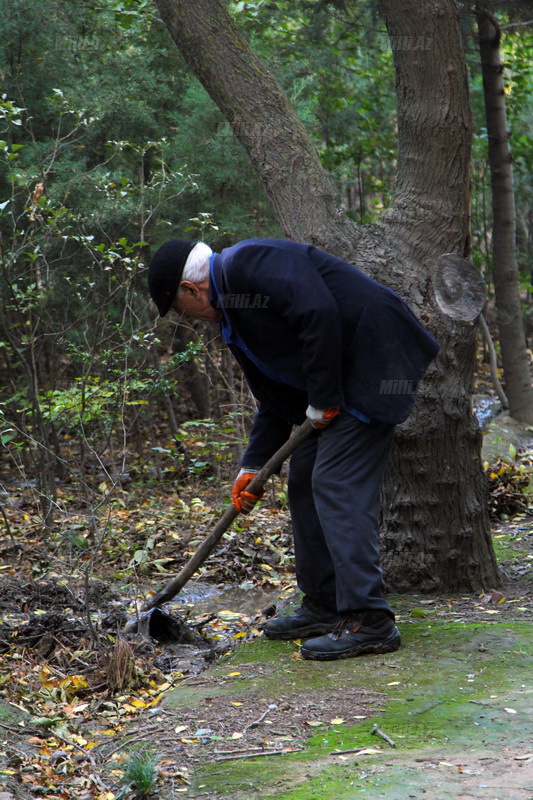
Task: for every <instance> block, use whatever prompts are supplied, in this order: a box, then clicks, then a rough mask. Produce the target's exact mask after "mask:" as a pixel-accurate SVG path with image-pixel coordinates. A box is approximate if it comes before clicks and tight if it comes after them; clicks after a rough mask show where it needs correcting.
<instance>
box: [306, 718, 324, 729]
mask: <svg viewBox="0 0 533 800" xmlns="http://www.w3.org/2000/svg"><path fill="white" fill-rule="evenodd" d="M305 724H306V725H309V727H310V728H318V726H319V725H323V724H324V723H323V722H319V721H318V720H314V719H313V720H306V722H305Z"/></svg>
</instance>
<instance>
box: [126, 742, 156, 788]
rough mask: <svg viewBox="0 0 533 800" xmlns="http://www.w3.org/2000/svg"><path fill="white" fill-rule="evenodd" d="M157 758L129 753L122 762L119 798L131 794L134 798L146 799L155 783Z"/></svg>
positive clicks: (144, 754) (141, 753)
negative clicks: (121, 786)
mask: <svg viewBox="0 0 533 800" xmlns="http://www.w3.org/2000/svg"><path fill="white" fill-rule="evenodd" d="M158 761H159V759H158V757H157V756H154V755H153V754H151V753H148V752H140V753H131V754H130V755H128V757H127V759H126V761H125V762H124V776H123V778H122V781H121V783H123V784H124V789H123V791H122V792H121V793H120V795H119V797H125V796H126V795H127V794H128V793H131V792H133V793H134V796H136V797H147V796H148V795H149V794H150V793H151V792H153V791H154V789H155V786H156V781H157V775H158V771H157V762H158Z"/></svg>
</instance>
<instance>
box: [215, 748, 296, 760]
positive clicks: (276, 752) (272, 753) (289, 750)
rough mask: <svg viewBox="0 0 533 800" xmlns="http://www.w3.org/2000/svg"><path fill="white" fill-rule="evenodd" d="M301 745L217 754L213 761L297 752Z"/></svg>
mask: <svg viewBox="0 0 533 800" xmlns="http://www.w3.org/2000/svg"><path fill="white" fill-rule="evenodd" d="M303 749H304V748H303V747H293V748H286V749H285V750H263V752H262V753H237V754H236V755H234V756H219V757H218V758H213V759H212V760H213V761H233V760H234V759H237V758H263V756H284V755H288V754H289V753H299V752H300V751H301V750H303Z"/></svg>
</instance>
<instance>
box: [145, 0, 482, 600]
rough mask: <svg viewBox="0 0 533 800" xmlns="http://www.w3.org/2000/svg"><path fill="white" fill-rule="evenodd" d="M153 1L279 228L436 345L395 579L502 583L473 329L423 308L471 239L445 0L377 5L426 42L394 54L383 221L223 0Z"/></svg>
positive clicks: (461, 95) (396, 507) (405, 446)
mask: <svg viewBox="0 0 533 800" xmlns="http://www.w3.org/2000/svg"><path fill="white" fill-rule="evenodd" d="M155 3H156V5H157V7H158V9H159V11H160V13H161V16H162V18H163V20H164V21H165V23H166V25H167V27H168V29H169V31H170V33H171V35H172V36H173V38H174V40H175V42H176V44H177V45H178V47H180V49H181V51H182V53H183V55H184V57H185V59H186V60H187V61H188V63H189V66H190V67H191V69H192V70H193V71H194V73H195V74H196V75H197V77H198V78H199V79H200V80H201V82H202V83H203V85H204V86H205V88H206V89H207V91H208V92H209V94H210V95H211V97H213V99H214V100H215V101H216V102H217V103H218V105H219V107H220V108H221V110H222V111H223V113H224V114H225V115H226V117H227V118H228V120H229V121H230V123H231V125H232V127H233V130H234V131H235V134H236V135H237V136H238V137H239V139H240V140H241V142H242V143H243V145H244V146H245V148H246V149H247V151H248V152H249V154H250V158H251V160H252V162H253V164H254V166H255V168H256V170H257V172H258V174H259V176H260V177H261V179H262V181H263V184H264V186H265V189H266V191H267V194H268V196H269V198H270V199H271V201H272V203H273V205H274V208H275V209H276V212H277V215H278V219H279V222H280V224H281V226H282V227H283V229H284V231H285V233H286V235H287V236H288V237H290V238H293V239H298V240H300V241H310V242H313V243H315V244H317V245H319V246H321V247H323V248H324V249H327V250H329V251H331V252H333V253H336V254H338V255H340V256H342V257H344V258H346V259H348V260H350V261H352V262H353V263H354V264H356V265H357V266H358V267H360V268H361V269H363V270H364V271H365V272H367V273H368V274H371V275H372V276H373V277H375V278H377V279H378V280H380V281H382V282H383V283H385V284H387V285H389V286H391V287H392V288H393V289H395V290H397V291H398V292H399V293H400V294H401V295H403V296H404V297H405V298H406V299H407V300H408V302H409V303H410V304H411V306H413V307H414V309H415V310H416V311H417V312H418V314H419V315H420V316H421V317H422V318H423V319H424V320H425V321H426V322H427V323H428V324H429V326H430V327H431V328H432V329H433V330H434V331H435V332H436V334H437V336H438V338H439V340H440V342H441V345H442V350H441V354H440V356H439V359H438V361H437V362H436V363H435V364H434V365H433V366H432V368H431V369H430V371H429V374H428V377H427V379H426V380H425V381H424V385H423V386H422V388H421V391H420V397H419V402H418V404H417V410H416V412H415V413H414V414H413V415H412V416H411V417H410V419H409V420H408V422H407V423H406V424H404V425H403V426H401V428H400V430H399V435H398V441H397V445H396V447H395V450H394V453H393V456H392V460H391V468H390V470H389V475H388V478H387V481H386V488H385V492H384V497H385V534H384V537H385V538H384V545H385V547H384V550H385V552H384V566H385V571H386V576H387V581H388V583H389V585H390V586H391V587H392V588H395V589H398V590H409V589H411V590H412V589H416V590H418V591H438V590H442V591H454V590H463V591H468V590H475V591H477V590H479V589H480V588H482V587H489V586H494V585H496V584H497V583H498V576H497V570H496V566H495V562H494V557H493V554H492V549H491V546H490V540H489V536H488V528H489V526H488V514H487V505H486V496H485V485H484V479H483V473H482V468H481V461H480V444H481V435H480V433H479V430H478V427H477V424H476V422H475V420H474V418H473V416H472V413H471V410H470V396H469V390H470V384H471V381H472V371H473V365H474V352H475V339H474V327H473V325H472V324H470V323H458V322H455V321H452V320H450V318H448V317H447V316H444V315H442V314H439V313H438V312H437V311H436V310H435V311H432V310H431V309H432V298H431V296H430V281H429V275H430V273H431V269H432V267H433V266H434V264H435V263H436V261H437V259H438V257H439V256H441V255H442V254H444V253H450V252H455V253H459V254H461V255H463V254H465V253H466V251H467V239H468V184H469V175H468V163H469V142H470V117H469V112H468V108H469V105H468V96H467V89H466V75H465V64H464V56H463V53H462V50H461V45H460V38H459V31H458V24H457V18H456V9H455V4H454V2H453V0H432V2H431V3H421V2H415V0H403V2H400V1H399V0H385V1H384V2H383V3H382V8H383V12H384V14H385V17H386V20H387V24H388V26H389V32H390V34H391V36H393V37H396V38H395V39H393V41H394V42H395V43H397V44H399V45H401V43H402V42H408V41H411V42H417V43H419V42H428V43H430V46H429V47H428V48H427V49H423V50H416V51H414V50H413V51H411V50H409V49H406V48H403V47H401V46H398V47H397V48H396V51H395V60H396V69H397V76H398V86H397V89H398V124H399V135H400V142H399V143H400V158H399V171H398V188H397V194H396V198H395V202H394V205H393V207H392V209H391V210H390V212H389V213H388V215H387V217H386V218H385V219H384V222H383V224H382V225H381V226H379V227H377V228H363V227H361V226H358V225H356V224H355V223H353V222H352V221H351V220H349V219H348V218H347V217H346V216H345V215H344V214H343V213H342V212H341V211H340V210H339V209H338V208H337V205H336V202H335V196H334V193H333V190H332V188H331V186H330V184H329V181H328V179H327V176H326V175H325V173H324V170H323V168H322V166H321V164H320V162H319V160H318V157H317V155H316V153H315V151H314V149H313V147H312V145H311V144H310V142H309V140H308V137H307V135H306V133H305V131H304V129H303V127H302V125H301V123H300V121H299V120H298V118H297V116H296V115H295V113H294V111H293V109H292V108H291V106H290V104H289V103H288V100H287V98H286V97H285V95H284V94H283V92H282V90H281V88H280V87H279V85H278V84H277V82H276V81H275V80H274V78H273V77H272V75H270V74H269V73H268V72H267V71H266V70H265V67H264V66H263V65H262V63H261V62H260V61H258V59H257V58H256V57H255V56H254V55H253V54H252V53H251V51H250V49H249V47H248V45H247V44H246V42H245V41H244V39H243V38H242V36H241V35H240V33H239V32H238V30H237V28H236V26H235V25H234V23H233V21H232V20H231V18H230V17H229V15H228V13H227V11H226V9H225V6H224V4H223V3H222V2H221V0H196V2H194V3H190V2H188V0H155ZM413 30H415V31H416V34H417V36H416V40H415V39H414V38H413V36H412V31H413ZM402 37H403V38H402Z"/></svg>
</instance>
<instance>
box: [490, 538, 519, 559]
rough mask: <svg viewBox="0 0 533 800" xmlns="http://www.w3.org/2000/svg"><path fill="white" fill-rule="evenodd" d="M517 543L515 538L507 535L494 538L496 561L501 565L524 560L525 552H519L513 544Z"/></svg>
mask: <svg viewBox="0 0 533 800" xmlns="http://www.w3.org/2000/svg"><path fill="white" fill-rule="evenodd" d="M514 541H516V539H514V537H512V536H509V535H507V534H498V535H497V536H493V537H492V545H493V548H494V554H495V556H496V560H497V561H498V562H499V563H505V562H509V561H515V560H516V559H523V558H524V552H523V551H521V550H519V549H518V547H517V546H516V545H514V544H513V542H514Z"/></svg>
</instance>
